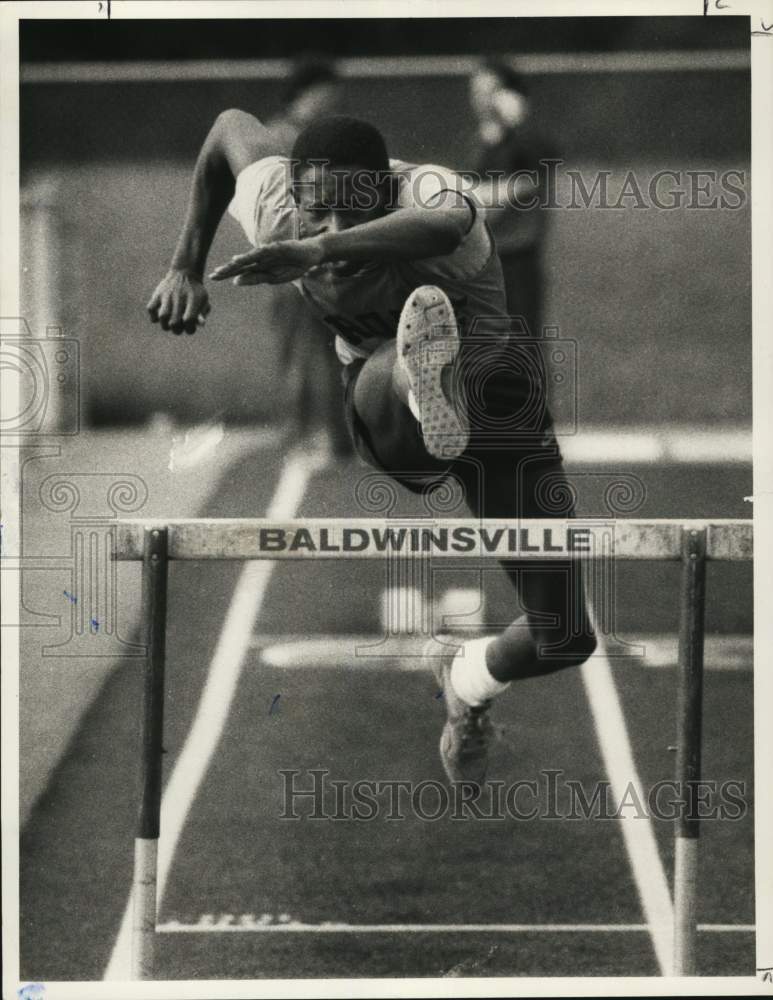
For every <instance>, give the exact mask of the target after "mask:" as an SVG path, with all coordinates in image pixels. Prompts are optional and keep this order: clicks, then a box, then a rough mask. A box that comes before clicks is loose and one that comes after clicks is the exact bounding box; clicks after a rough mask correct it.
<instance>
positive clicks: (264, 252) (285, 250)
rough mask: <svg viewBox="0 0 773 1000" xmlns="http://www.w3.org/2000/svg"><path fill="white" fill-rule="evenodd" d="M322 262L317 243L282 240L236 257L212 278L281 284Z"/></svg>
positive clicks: (313, 241)
mask: <svg viewBox="0 0 773 1000" xmlns="http://www.w3.org/2000/svg"><path fill="white" fill-rule="evenodd" d="M321 263H322V248H321V246H320V244H319V242H318V241H317V240H315V239H313V238H311V239H305V240H282V241H280V242H277V243H269V244H267V245H266V246H261V247H257V248H256V249H255V250H248V251H247V253H242V254H237V256H235V257H232V258H231V260H230V262H229V263H228V264H222V265H221V266H220V267H218V268H216V269H215V270H214V271H213V272H212V274H210V278H212V280H213V281H224V280H225V279H226V278H233V279H234V284H235V285H281V284H283V283H284V282H287V281H294V280H295V279H296V278H300V277H301V276H302V275H304V274H306V272H307V271H310V270H311V269H312V268H313V267H317V266H319V265H320V264H321Z"/></svg>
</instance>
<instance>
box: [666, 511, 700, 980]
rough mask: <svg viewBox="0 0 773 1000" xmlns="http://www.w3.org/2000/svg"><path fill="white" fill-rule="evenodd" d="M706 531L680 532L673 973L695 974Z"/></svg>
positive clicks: (681, 974) (686, 530) (687, 529)
mask: <svg viewBox="0 0 773 1000" xmlns="http://www.w3.org/2000/svg"><path fill="white" fill-rule="evenodd" d="M705 596H706V531H705V529H702V530H699V529H693V528H685V529H683V532H682V592H681V623H680V631H679V665H678V670H679V676H678V681H677V684H678V690H677V727H678V728H677V758H676V780H677V782H678V787H679V789H680V791H681V795H682V797H683V799H684V800H685V801H684V806H683V809H682V812H681V814H680V816H679V817H678V819H677V821H676V841H675V845H674V848H675V851H674V864H675V868H674V975H676V976H693V975H695V974H696V955H695V952H696V938H697V913H696V892H697V887H698V842H699V841H698V837H699V833H700V823H699V816H698V801H697V798H696V795H695V793H696V788H697V782H699V781H700V776H701V723H702V714H703V704H702V703H703V630H704V620H705Z"/></svg>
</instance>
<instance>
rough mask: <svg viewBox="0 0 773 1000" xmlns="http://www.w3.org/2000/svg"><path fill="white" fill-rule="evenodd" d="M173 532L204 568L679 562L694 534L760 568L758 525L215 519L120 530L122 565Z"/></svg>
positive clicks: (133, 523)
mask: <svg viewBox="0 0 773 1000" xmlns="http://www.w3.org/2000/svg"><path fill="white" fill-rule="evenodd" d="M162 528H166V529H167V530H168V535H169V541H168V555H169V558H170V559H176V560H194V559H195V560H199V559H229V560H230V559H282V560H284V559H307V558H308V559H336V558H338V559H384V558H396V557H400V556H402V557H409V556H423V557H428V558H432V559H435V558H444V559H469V558H489V557H493V558H496V559H518V558H523V559H539V560H543V559H544V560H560V559H564V560H565V559H567V558H570V559H580V560H589V559H602V558H610V557H614V558H616V559H636V560H658V561H662V560H678V559H680V558H681V557H682V539H683V537H684V533H685V532H689V531H696V532H701V531H705V533H706V558H707V559H710V560H714V561H721V562H735V561H741V560H747V559H751V558H752V556H753V532H752V522H751V520H729V519H728V520H678V519H674V520H670V519H660V520H647V521H643V520H633V519H631V520H628V519H626V518H624V519H609V520H604V519H598V518H592V519H590V518H589V519H585V520H583V519H580V518H571V519H562V518H550V519H539V520H525V519H497V520H475V519H472V518H467V519H453V518H431V517H406V518H400V517H392V518H388V519H387V518H354V519H346V518H296V519H294V520H282V521H273V520H266V519H261V518H244V519H240V518H205V519H200V520H196V519H193V520H189V519H174V520H162V519H156V520H126V521H118V522H116V524H115V525H114V532H115V533H114V557H115V558H116V559H120V560H140V559H142V553H143V540H144V535H145V530H146V529H149V530H151V531H152V530H154V529H155V530H158V529H162Z"/></svg>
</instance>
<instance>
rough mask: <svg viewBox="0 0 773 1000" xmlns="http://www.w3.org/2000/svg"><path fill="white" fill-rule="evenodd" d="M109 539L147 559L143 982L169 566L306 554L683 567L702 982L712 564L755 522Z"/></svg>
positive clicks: (154, 525) (681, 780)
mask: <svg viewBox="0 0 773 1000" xmlns="http://www.w3.org/2000/svg"><path fill="white" fill-rule="evenodd" d="M112 531H113V544H114V548H113V558H114V559H118V560H127V561H138V562H141V563H142V605H141V606H142V624H143V625H144V626H145V628H146V629H147V655H146V658H145V668H144V685H143V705H142V712H141V727H140V745H141V764H140V802H139V810H138V821H137V832H136V838H135V848H134V875H133V884H132V897H133V920H132V966H131V971H132V977H133V978H134V979H139V980H148V979H152V978H153V972H154V947H155V938H156V916H157V913H156V911H157V848H158V838H159V835H160V810H161V783H162V754H163V748H162V735H163V712H164V704H163V703H164V668H165V655H166V654H165V635H166V607H167V583H168V564H169V562H170V561H177V560H186V561H187V560H195V561H198V560H241V561H246V560H260V559H278V560H288V559H289V560H302V559H307V558H314V559H385V558H411V559H430V560H432V561H434V560H436V559H438V560H441V559H442V560H466V561H469V560H490V559H497V560H518V559H524V560H526V559H528V560H530V561H531V560H535V559H538V560H546V561H551V560H552V561H556V560H564V561H565V560H567V559H572V560H575V559H576V560H580V561H588V560H599V559H615V560H622V561H627V560H635V561H670V562H679V563H681V567H682V572H681V585H680V629H679V647H678V664H677V667H678V678H677V692H676V706H677V713H676V714H677V733H676V750H677V756H676V775H675V780H676V781H677V783H678V786H677V787H679V788H682V789H689V790H690V793H691V794H690V796H689V799H690V801H689V808H688V809H686V810H682V811H681V813H680V815H679V816H678V817H677V819H676V820H675V829H674V834H675V872H674V889H673V894H674V928H673V930H674V939H673V940H674V948H673V955H674V960H673V974H674V975H676V976H689V975H695V973H696V942H697V931H698V921H697V908H696V897H697V886H698V878H699V872H698V863H699V853H698V845H699V834H700V817H699V810H698V796H697V795H696V794H695V791H696V789H697V787H698V782H700V778H701V729H702V702H703V643H704V615H705V597H706V564H707V562H738V561H748V560H751V559H752V558H753V529H752V521H751V520H730V519H724V520H673V519H657V520H646V521H644V520H633V519H631V520H628V519H622V520H602V519H586V520H582V519H541V520H502V519H498V520H485V521H478V520H474V519H451V518H442V519H437V520H431V519H428V518H420V517H414V518H390V519H379V518H362V519H355V520H347V519H339V518H309V519H294V520H287V521H269V520H266V519H254V518H253V519H240V518H224V519H200V520H188V519H178V520H136V521H135V520H126V521H119V522H117V523H116V524H115V525H114V526H113V528H112ZM465 565H469V563H468V562H466V563H465Z"/></svg>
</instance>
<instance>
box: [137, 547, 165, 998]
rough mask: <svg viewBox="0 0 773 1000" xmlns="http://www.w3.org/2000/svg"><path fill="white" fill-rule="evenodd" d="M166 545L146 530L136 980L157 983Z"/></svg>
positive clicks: (143, 571)
mask: <svg viewBox="0 0 773 1000" xmlns="http://www.w3.org/2000/svg"><path fill="white" fill-rule="evenodd" d="M167 543H168V533H167V529H166V528H153V529H150V528H146V529H145V538H144V548H143V557H142V620H143V622H144V623H146V625H147V628H148V654H147V658H146V660H145V674H144V686H143V699H142V723H141V732H140V740H141V750H140V753H141V764H140V807H139V815H138V820H137V835H136V838H135V841H134V881H133V885H132V896H133V916H132V978H133V979H152V978H153V952H154V946H155V937H156V897H157V880H158V874H157V857H158V835H159V828H160V817H161V761H162V754H163V746H162V738H163V725H164V656H165V645H166V642H165V640H166V583H167V569H168V566H167Z"/></svg>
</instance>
